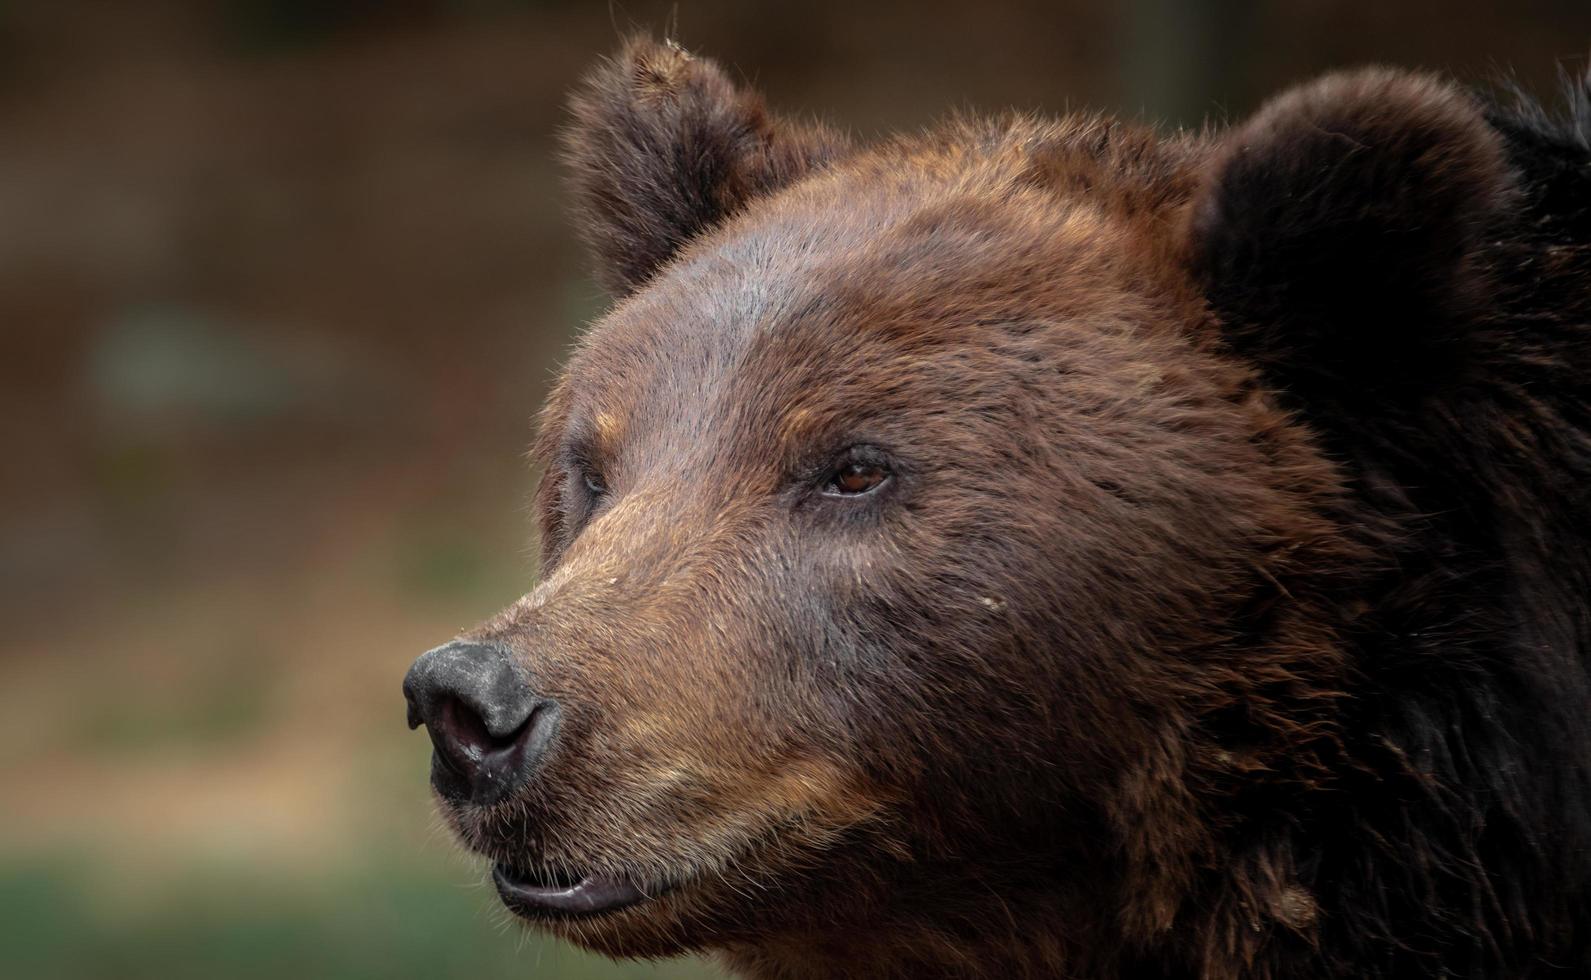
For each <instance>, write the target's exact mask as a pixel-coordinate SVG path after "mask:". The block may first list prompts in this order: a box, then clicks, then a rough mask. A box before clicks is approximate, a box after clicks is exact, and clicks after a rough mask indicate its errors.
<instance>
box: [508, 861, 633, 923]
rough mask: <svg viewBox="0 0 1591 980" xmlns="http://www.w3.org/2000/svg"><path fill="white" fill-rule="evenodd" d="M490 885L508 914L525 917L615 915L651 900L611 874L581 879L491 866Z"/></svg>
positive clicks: (625, 880) (627, 882) (631, 884)
mask: <svg viewBox="0 0 1591 980" xmlns="http://www.w3.org/2000/svg"><path fill="white" fill-rule="evenodd" d="M492 883H493V884H495V885H496V886H497V894H498V895H499V896H500V897H501V898H502V900H503V904H504V905H506V906H508V908H509V911H511V912H514V913H516V914H518V915H523V916H527V917H541V918H549V917H556V918H578V917H582V916H590V915H601V914H602V913H604V912H615V911H617V910H619V909H622V908H627V907H629V906H631V905H636V904H638V903H640V902H644V901H647V900H649V899H651V898H655V897H656V896H655V895H648V894H646V893H645V892H642V891H641V889H640V888H639V887H638V886H637V885H636V884H635V883H634V882H632V881H630V880H628V879H626V878H620V877H617V876H613V875H604V874H590V875H585V876H584V877H576V876H573V875H560V874H552V873H535V872H523V871H519V870H517V869H515V868H511V867H509V866H508V865H506V864H501V863H499V864H496V865H494V866H493V867H492Z"/></svg>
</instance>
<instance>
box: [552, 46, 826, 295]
mask: <svg viewBox="0 0 1591 980" xmlns="http://www.w3.org/2000/svg"><path fill="white" fill-rule="evenodd" d="M570 108H571V111H572V112H573V115H574V120H573V122H572V124H571V125H570V126H569V127H568V129H567V130H566V131H565V132H564V135H563V145H564V159H565V163H566V165H567V167H568V169H569V179H570V185H571V189H572V191H573V197H574V201H575V207H576V220H577V222H578V225H579V228H580V230H581V234H582V235H583V236H584V237H585V239H586V242H587V244H588V245H589V246H590V248H591V250H592V252H593V253H594V255H595V258H596V262H597V273H598V277H599V278H600V279H601V280H602V282H603V284H604V285H605V286H607V287H608V289H609V290H611V291H612V292H613V293H614V294H615V295H624V294H626V293H629V292H632V291H634V290H635V289H636V288H638V287H639V286H640V285H641V284H643V283H644V282H645V281H646V280H647V279H648V278H650V277H651V276H652V275H653V274H654V273H655V272H656V271H657V269H658V267H659V266H661V265H663V263H665V262H667V261H668V260H669V259H670V258H671V257H672V256H673V255H674V253H675V252H677V251H678V250H679V249H680V247H681V246H682V245H684V244H685V243H686V242H688V241H689V240H690V239H692V238H693V237H695V236H696V235H698V234H700V233H702V232H703V231H705V230H707V229H709V228H711V227H713V226H714V225H716V224H718V223H719V222H721V221H723V220H724V219H725V218H727V217H729V216H730V215H732V214H734V213H735V212H736V211H738V210H739V209H741V208H742V207H744V206H745V205H746V203H747V202H749V201H751V200H752V199H754V198H755V197H757V196H759V195H761V194H766V193H768V192H769V191H772V190H774V189H776V188H778V187H780V186H783V185H784V184H786V183H789V182H790V181H793V180H795V179H798V178H799V177H801V176H803V175H804V174H806V173H808V172H810V171H811V170H813V169H814V168H816V167H818V166H821V165H822V164H823V163H824V162H826V161H828V160H830V159H832V158H834V157H836V156H838V155H839V154H840V153H843V152H844V151H845V149H846V141H845V140H844V139H843V138H842V137H840V136H839V135H838V134H836V133H833V132H831V131H830V130H828V129H825V128H823V127H820V126H816V125H800V124H795V123H790V122H787V121H784V120H780V119H777V118H775V117H774V116H772V115H771V114H770V113H769V112H768V111H767V109H766V108H765V107H764V105H763V101H762V98H761V96H759V95H757V94H756V93H755V92H750V91H747V90H745V89H742V88H740V87H738V86H736V85H735V84H734V83H733V82H731V81H730V80H729V78H728V77H727V76H726V75H725V74H724V72H723V70H722V69H720V68H719V67H718V66H717V65H716V64H714V63H713V62H711V61H708V60H706V59H702V58H697V57H695V56H693V55H691V54H690V53H689V52H687V51H686V50H684V49H683V48H681V47H680V46H679V45H677V44H674V43H673V42H666V43H659V42H657V41H653V40H651V39H649V38H632V39H631V40H629V41H628V42H627V43H626V44H625V45H624V46H623V48H622V49H620V51H619V53H618V54H617V55H615V56H614V57H613V58H612V59H609V60H606V61H604V62H603V63H601V64H600V65H598V66H597V67H596V68H595V69H593V70H592V71H591V73H590V74H589V75H587V76H586V78H585V81H584V83H583V84H582V85H581V86H580V88H579V89H578V90H577V91H576V92H575V93H574V95H573V96H572V97H571V99H570Z"/></svg>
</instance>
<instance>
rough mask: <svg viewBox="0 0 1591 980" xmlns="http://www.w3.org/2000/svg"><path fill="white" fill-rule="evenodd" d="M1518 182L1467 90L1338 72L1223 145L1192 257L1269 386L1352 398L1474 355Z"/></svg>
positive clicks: (1191, 233)
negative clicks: (1492, 236)
mask: <svg viewBox="0 0 1591 980" xmlns="http://www.w3.org/2000/svg"><path fill="white" fill-rule="evenodd" d="M1513 187H1514V183H1513V176H1512V171H1511V170H1510V168H1509V165H1508V163H1507V160H1506V158H1505V155H1504V150H1503V146H1502V143H1501V140H1500V138H1499V137H1498V135H1497V134H1496V132H1495V131H1494V130H1493V129H1492V128H1491V127H1490V126H1489V125H1488V124H1487V123H1486V121H1485V119H1484V118H1483V117H1482V114H1481V110H1480V108H1479V107H1478V106H1477V105H1476V103H1475V102H1474V101H1473V100H1472V99H1471V98H1470V97H1469V96H1468V95H1466V94H1465V93H1464V92H1462V91H1461V90H1459V89H1457V88H1455V87H1453V86H1451V85H1449V84H1447V83H1445V82H1442V81H1440V80H1437V79H1435V78H1432V77H1429V76H1425V75H1417V74H1411V73H1405V72H1397V71H1390V70H1386V69H1367V70H1362V71H1356V72H1350V73H1344V74H1338V75H1330V76H1327V77H1325V78H1322V79H1320V80H1318V81H1316V82H1313V83H1311V84H1307V85H1304V86H1301V87H1299V88H1295V89H1293V90H1291V91H1288V92H1285V93H1283V94H1282V95H1280V96H1278V97H1277V98H1275V99H1273V100H1272V101H1271V102H1270V103H1268V104H1267V105H1265V106H1263V107H1262V108H1261V109H1260V110H1259V112H1257V113H1256V114H1255V115H1254V117H1253V118H1252V119H1250V120H1248V122H1246V123H1245V124H1243V125H1241V126H1239V127H1237V128H1236V129H1234V130H1232V131H1231V132H1229V133H1228V134H1227V135H1226V136H1225V137H1224V138H1223V139H1222V141H1221V143H1220V144H1219V146H1218V148H1217V150H1216V152H1215V156H1214V159H1213V161H1212V166H1211V167H1210V169H1209V170H1208V172H1207V177H1206V180H1205V183H1204V185H1203V186H1202V187H1201V188H1200V189H1199V191H1198V192H1197V193H1196V195H1195V200H1194V202H1193V207H1192V209H1191V211H1190V222H1189V226H1188V244H1189V248H1190V260H1191V263H1192V265H1193V268H1194V270H1195V272H1196V274H1197V275H1198V276H1199V277H1200V279H1201V280H1202V282H1203V286H1204V289H1205V294H1206V296H1207V298H1208V301H1209V303H1210V306H1211V307H1212V309H1213V310H1214V311H1215V313H1216V314H1217V316H1219V317H1220V318H1221V320H1222V321H1223V324H1224V330H1225V332H1226V338H1227V340H1228V342H1229V343H1230V344H1231V346H1232V347H1233V348H1234V349H1236V350H1237V351H1238V353H1240V354H1243V355H1245V356H1247V357H1250V358H1252V359H1254V360H1255V361H1256V362H1257V363H1258V364H1259V366H1260V368H1261V371H1262V372H1263V373H1264V374H1265V375H1266V377H1267V380H1268V381H1269V382H1270V383H1272V384H1275V385H1277V386H1278V387H1280V388H1282V389H1284V390H1288V391H1290V392H1292V393H1294V394H1296V395H1298V396H1300V397H1302V398H1305V399H1309V398H1311V397H1315V396H1317V395H1325V396H1327V397H1330V398H1333V399H1335V400H1343V399H1348V398H1353V397H1357V396H1358V395H1361V394H1364V393H1366V392H1377V391H1383V390H1384V389H1385V387H1386V386H1387V385H1391V384H1398V385H1401V384H1404V383H1405V382H1407V381H1408V380H1409V378H1410V377H1411V376H1410V375H1409V373H1408V368H1410V367H1411V366H1414V365H1418V367H1419V369H1420V371H1421V372H1422V374H1421V375H1420V376H1421V377H1424V378H1427V379H1429V378H1431V377H1432V372H1439V371H1440V370H1441V368H1442V366H1444V365H1451V364H1452V363H1453V362H1454V360H1455V358H1458V357H1461V356H1462V348H1463V346H1464V343H1465V339H1466V338H1465V336H1464V327H1465V323H1466V321H1467V319H1469V318H1470V317H1473V315H1474V314H1475V312H1476V311H1477V310H1478V309H1480V307H1481V304H1483V303H1485V302H1486V301H1487V299H1488V298H1489V290H1488V284H1487V282H1486V281H1485V280H1486V277H1485V273H1484V270H1483V269H1482V268H1480V265H1481V263H1479V262H1477V261H1476V259H1477V253H1478V252H1479V250H1480V249H1481V247H1482V245H1483V244H1484V242H1485V241H1486V238H1487V236H1488V234H1489V233H1490V232H1491V230H1492V229H1493V228H1494V227H1495V226H1496V224H1497V222H1498V220H1499V219H1500V218H1501V217H1502V216H1503V215H1505V213H1506V209H1507V207H1508V205H1509V202H1510V201H1511V200H1512V198H1513ZM1312 388H1313V389H1315V390H1310V389H1312Z"/></svg>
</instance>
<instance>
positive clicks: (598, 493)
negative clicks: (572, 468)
mask: <svg viewBox="0 0 1591 980" xmlns="http://www.w3.org/2000/svg"><path fill="white" fill-rule="evenodd" d="M581 476H582V479H584V480H585V483H586V490H587V491H588V492H589V493H590V494H591V496H593V497H605V496H607V493H608V484H607V481H606V480H604V479H603V478H602V474H601V473H598V472H597V471H596V470H585V471H584V472H583V473H582V474H581Z"/></svg>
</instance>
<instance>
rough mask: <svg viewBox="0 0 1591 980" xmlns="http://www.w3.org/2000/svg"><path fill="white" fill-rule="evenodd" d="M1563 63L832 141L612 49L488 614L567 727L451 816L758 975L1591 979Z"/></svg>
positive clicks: (1582, 103) (1352, 81)
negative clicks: (1128, 116)
mask: <svg viewBox="0 0 1591 980" xmlns="http://www.w3.org/2000/svg"><path fill="white" fill-rule="evenodd" d="M1576 91H1577V92H1580V94H1579V95H1577V96H1576V97H1575V101H1574V102H1573V107H1574V108H1573V111H1572V113H1571V114H1570V115H1569V116H1568V117H1559V116H1555V115H1553V114H1551V113H1548V112H1545V111H1543V110H1541V109H1538V108H1536V107H1534V106H1531V105H1529V104H1523V103H1522V104H1521V105H1519V106H1513V107H1510V106H1504V105H1500V104H1499V105H1486V104H1483V103H1482V102H1480V101H1478V100H1476V99H1475V98H1473V97H1472V96H1470V95H1468V94H1466V93H1464V92H1463V91H1461V90H1459V89H1457V88H1455V87H1453V86H1452V85H1450V84H1448V83H1446V82H1444V81H1441V80H1439V79H1436V78H1432V77H1429V76H1424V75H1417V74H1410V73H1404V72H1397V71H1387V70H1368V71H1361V72H1354V73H1349V74H1343V75H1337V76H1332V77H1328V78H1325V79H1322V80H1320V81H1318V82H1315V83H1312V84H1309V85H1306V86H1303V87H1302V88H1299V89H1296V90H1293V91H1290V92H1287V93H1284V94H1282V95H1281V96H1279V97H1278V98H1277V99H1275V100H1274V101H1272V102H1271V103H1269V104H1268V105H1267V106H1265V107H1264V108H1262V109H1261V110H1260V111H1259V112H1258V113H1257V114H1256V115H1255V116H1254V117H1253V118H1252V119H1251V120H1249V121H1248V122H1246V123H1243V124H1241V125H1239V126H1237V127H1235V128H1233V129H1231V130H1229V131H1214V132H1207V133H1203V134H1185V135H1180V136H1175V137H1170V138H1165V137H1161V136H1158V135H1156V134H1155V133H1153V132H1151V131H1148V130H1145V129H1140V128H1137V127H1134V126H1130V125H1126V124H1122V123H1118V122H1112V121H1108V120H1104V119H1099V118H1092V117H1071V118H1067V119H1063V120H1060V121H1055V122H1047V121H1040V120H1035V119H1029V118H1000V119H992V120H959V121H956V122H952V123H950V124H947V125H945V126H944V127H942V128H940V129H937V130H935V131H932V132H930V133H927V134H925V135H922V136H918V137H911V138H902V139H898V140H894V141H890V142H887V143H885V144H883V145H880V146H875V147H870V148H865V149H852V148H850V147H848V146H847V145H846V143H845V141H844V140H842V139H840V138H838V137H836V136H834V135H832V134H830V133H828V132H827V131H825V130H822V129H821V128H817V127H809V126H794V125H791V124H789V123H788V122H784V121H780V120H778V119H776V118H774V117H772V116H770V115H768V114H767V113H766V112H765V111H764V109H763V108H762V105H761V103H760V101H759V100H758V99H757V97H756V96H755V95H752V94H750V93H747V92H745V91H744V90H742V89H740V88H738V87H736V86H735V85H733V84H732V83H731V82H730V81H729V80H728V79H727V78H726V77H725V75H724V74H723V72H722V71H720V70H719V69H718V68H717V67H715V66H713V65H712V64H711V63H710V62H706V61H704V60H701V59H699V58H695V57H693V56H691V55H689V54H687V53H686V52H684V51H682V50H680V49H679V48H677V47H674V46H672V45H659V44H655V43H652V42H649V41H645V40H638V41H634V42H632V43H630V44H629V45H627V46H626V47H625V49H624V50H623V51H622V52H620V54H619V55H618V56H617V57H616V58H615V59H614V60H613V61H611V62H608V63H606V64H604V65H603V66H602V67H600V68H598V69H597V70H596V71H595V72H594V73H593V74H592V76H591V77H590V79H589V80H588V81H587V83H586V85H585V86H584V87H583V88H582V89H581V90H580V92H579V94H578V95H577V96H576V98H575V102H574V113H575V116H574V125H573V126H572V128H571V129H570V131H569V133H568V135H567V148H568V156H569V161H570V165H571V168H572V174H573V187H574V195H575V200H576V203H577V206H578V208H579V221H580V223H581V227H582V230H583V232H584V233H585V235H586V236H587V238H588V239H589V241H590V242H591V243H592V245H593V249H594V252H595V255H596V258H597V262H598V268H599V270H600V272H601V274H602V276H603V278H604V279H605V281H607V282H608V283H609V284H610V285H611V286H612V287H613V288H614V290H615V292H616V293H617V294H619V295H620V296H621V297H622V298H621V299H620V301H619V302H618V303H617V304H616V306H615V307H614V308H613V310H612V311H611V312H610V313H609V314H608V316H606V317H605V318H604V319H603V321H602V322H600V323H599V324H597V325H596V326H594V327H593V328H592V330H591V331H590V333H589V334H588V335H587V337H586V338H585V340H584V341H583V342H582V344H581V345H580V348H579V350H578V351H576V353H575V355H574V357H573V358H572V360H571V362H570V364H569V366H568V368H567V370H566V372H565V374H564V377H563V380H562V382H561V383H560V385H559V386H558V388H557V390H556V392H555V393H554V395H553V397H552V399H551V401H550V403H549V405H548V407H547V410H546V413H545V416H544V418H543V423H542V432H541V436H540V439H539V441H538V443H537V447H536V450H535V456H536V459H537V460H538V462H539V463H540V464H541V465H542V466H543V467H544V468H545V474H546V475H545V478H544V480H543V482H542V485H541V488H540V490H539V493H538V498H537V502H538V509H539V513H540V523H541V529H542V547H543V557H544V572H545V576H544V580H543V582H542V584H541V585H540V586H539V587H538V588H537V589H536V591H534V592H533V593H531V594H530V595H528V596H526V597H525V598H524V599H523V600H521V601H520V602H518V603H516V604H515V605H514V606H512V607H510V608H509V609H507V610H505V611H504V612H503V613H502V614H501V615H499V616H498V617H497V618H495V619H494V620H492V621H491V622H489V623H487V624H485V625H484V626H482V627H481V628H480V629H478V630H476V631H474V632H473V633H472V635H473V636H474V637H477V638H482V639H490V640H493V641H496V642H500V643H506V644H508V645H510V646H512V647H513V648H514V649H515V650H516V651H518V653H519V654H520V655H521V656H522V658H523V660H524V663H525V665H526V666H527V668H528V669H529V671H530V673H531V675H532V676H533V677H534V678H535V683H536V684H537V685H538V686H539V687H540V688H541V689H542V693H544V694H545V695H546V696H549V697H555V698H557V699H558V701H559V702H560V704H561V705H562V706H563V710H564V717H565V724H564V727H563V729H562V730H561V734H560V736H559V741H558V743H557V744H556V745H555V746H554V748H553V750H552V753H551V755H550V756H549V757H548V760H547V761H546V763H545V768H544V769H543V770H542V772H541V774H540V776H539V777H538V779H537V780H536V781H535V783H534V784H533V785H531V786H530V787H528V788H527V789H526V790H525V791H524V792H523V793H521V794H520V795H519V797H517V798H516V799H514V800H512V801H510V802H509V803H506V804H500V805H496V806H492V807H485V808H482V807H472V806H468V805H450V809H449V811H448V813H449V817H450V818H451V819H452V821H453V822H454V825H455V826H456V827H457V829H458V830H459V832H460V833H461V835H462V836H463V837H464V838H465V840H466V841H468V842H469V843H470V844H471V845H472V846H473V847H474V848H476V849H477V850H479V851H481V852H482V853H485V854H488V855H490V856H491V857H493V858H494V859H496V860H498V861H502V862H505V863H508V864H510V865H513V866H515V867H519V868H527V869H528V868H556V869H560V870H564V871H568V872H570V873H572V874H574V875H579V874H583V873H588V872H592V871H600V872H603V873H605V874H609V875H620V876H624V877H627V878H629V879H630V880H632V881H635V882H637V883H639V884H641V885H643V886H644V887H645V888H646V890H648V891H649V892H655V893H656V895H657V897H655V898H653V899H651V900H650V901H647V902H644V903H642V904H640V905H637V906H633V907H630V908H627V909H624V910H621V911H617V912H610V913H604V914H600V915H597V916H592V917H586V918H578V919H567V918H565V919H555V920H548V921H544V922H542V923H541V925H543V926H544V927H546V928H549V929H551V930H552V931H553V932H555V933H557V934H559V935H562V936H564V937H566V938H569V939H571V940H573V941H576V942H579V943H582V944H584V945H586V946H587V947H589V948H592V949H596V950H599V951H602V952H605V953H608V954H610V955H640V956H660V955H669V954H674V953H679V952H684V951H690V950H703V949H707V950H714V951H716V952H718V953H719V954H720V955H721V956H722V957H723V958H724V959H725V960H726V961H727V962H728V963H729V964H730V965H731V966H732V967H734V968H735V969H737V970H739V971H740V972H742V973H744V974H746V975H748V976H753V977H768V978H772V977H790V978H794V977H830V976H875V977H930V976H988V977H1009V976H1066V977H1086V978H1131V977H1177V978H1206V980H1215V978H1251V980H1261V978H1266V980H1282V978H1287V980H1299V978H1327V977H1360V978H1408V977H1439V976H1445V977H1465V978H1477V980H1478V978H1498V977H1511V978H1526V977H1530V978H1534V977H1543V978H1544V977H1565V978H1572V977H1582V978H1585V977H1591V731H1588V716H1591V678H1588V672H1591V603H1588V598H1587V597H1588V595H1591V508H1588V503H1591V499H1588V493H1591V491H1588V487H1591V414H1588V400H1587V394H1588V389H1591V381H1588V377H1591V374H1588V372H1591V142H1588V137H1591V112H1588V111H1587V106H1588V101H1587V97H1586V94H1585V93H1584V91H1583V90H1579V89H1577V90H1576ZM857 447H863V449H864V450H865V452H866V453H868V454H869V455H868V456H867V459H868V460H870V461H872V462H873V463H876V464H877V465H880V466H882V467H883V468H884V469H885V470H886V471H887V472H888V474H889V476H888V479H887V480H886V482H885V483H884V484H883V485H882V486H881V487H880V488H879V489H878V490H877V491H876V492H874V493H872V494H868V495H866V496H864V497H855V498H850V497H836V496H834V495H832V494H829V493H825V492H824V489H823V488H824V486H825V482H824V481H825V479H826V474H830V473H832V472H833V469H834V466H835V465H836V461H837V460H838V461H843V460H845V459H848V458H853V456H854V454H855V453H856V452H857V451H858V449H857ZM847 454H852V455H850V456H848V455H847Z"/></svg>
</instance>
